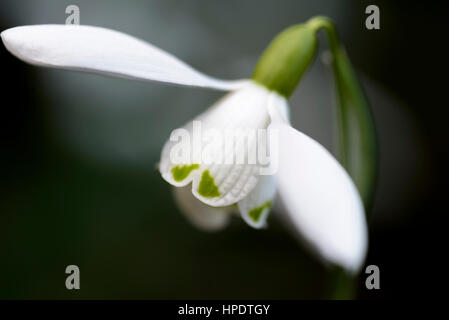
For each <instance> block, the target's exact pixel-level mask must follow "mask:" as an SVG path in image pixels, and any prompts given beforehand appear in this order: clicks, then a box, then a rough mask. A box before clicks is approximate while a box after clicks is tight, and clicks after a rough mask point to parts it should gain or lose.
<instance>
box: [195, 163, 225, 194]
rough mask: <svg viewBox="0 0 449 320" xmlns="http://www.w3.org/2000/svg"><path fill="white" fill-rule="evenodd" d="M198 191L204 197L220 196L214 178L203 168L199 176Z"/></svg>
mask: <svg viewBox="0 0 449 320" xmlns="http://www.w3.org/2000/svg"><path fill="white" fill-rule="evenodd" d="M198 193H199V194H200V195H201V196H203V197H205V198H215V197H218V196H220V192H219V191H218V187H217V185H216V184H215V182H214V178H213V177H212V176H211V175H210V172H209V170H205V171H204V172H203V175H202V176H201V181H200V185H199V187H198Z"/></svg>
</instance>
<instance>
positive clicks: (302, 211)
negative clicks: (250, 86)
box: [273, 123, 367, 272]
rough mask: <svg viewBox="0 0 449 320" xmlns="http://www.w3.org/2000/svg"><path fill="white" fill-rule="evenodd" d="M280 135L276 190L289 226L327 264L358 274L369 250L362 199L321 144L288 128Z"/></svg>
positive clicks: (279, 126)
mask: <svg viewBox="0 0 449 320" xmlns="http://www.w3.org/2000/svg"><path fill="white" fill-rule="evenodd" d="M273 125H274V126H275V127H276V128H277V129H278V130H279V138H280V146H279V147H280V148H279V149H280V150H279V152H280V154H279V159H280V160H279V161H280V163H279V172H278V190H279V195H280V197H281V200H282V203H283V205H284V207H285V209H286V210H287V214H288V216H289V219H290V220H291V223H292V224H293V225H294V227H295V228H296V229H297V230H298V231H299V232H300V234H301V235H302V237H303V238H304V239H305V240H306V241H307V242H308V243H309V244H310V245H311V246H312V247H313V248H314V249H316V250H317V252H318V253H319V255H320V256H321V257H323V258H324V259H325V260H327V261H330V262H332V263H335V264H338V265H341V266H343V267H344V268H346V269H347V270H348V271H351V272H357V271H358V270H359V268H360V267H361V265H362V263H363V261H364V258H365V255H366V250H367V226H366V219H365V213H364V208H363V205H362V201H361V199H360V195H359V193H358V191H357V189H356V187H355V185H354V183H353V182H352V180H351V178H350V177H349V175H348V173H347V172H346V171H345V170H344V169H343V167H342V166H341V165H340V164H339V163H338V161H337V160H336V159H335V158H334V157H333V156H332V155H331V154H330V153H329V152H328V151H327V150H326V149H325V148H324V147H323V146H321V145H320V144H319V143H318V142H316V141H315V140H313V139H311V138H309V137H308V136H306V135H304V134H302V133H301V132H299V131H297V130H295V129H293V128H292V127H290V126H289V125H287V124H283V123H276V124H273Z"/></svg>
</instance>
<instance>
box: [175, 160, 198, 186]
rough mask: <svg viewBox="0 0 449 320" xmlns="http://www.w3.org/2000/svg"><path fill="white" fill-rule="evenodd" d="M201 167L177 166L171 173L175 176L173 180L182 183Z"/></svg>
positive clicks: (191, 165)
mask: <svg viewBox="0 0 449 320" xmlns="http://www.w3.org/2000/svg"><path fill="white" fill-rule="evenodd" d="M199 167H200V165H199V164H196V163H195V164H187V165H183V166H176V167H173V168H172V169H171V173H172V175H173V179H175V181H177V182H180V181H182V180H184V179H185V178H187V177H188V176H189V174H190V172H192V171H193V170H195V169H198V168H199Z"/></svg>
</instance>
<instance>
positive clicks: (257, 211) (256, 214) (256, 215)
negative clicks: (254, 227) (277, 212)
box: [248, 201, 271, 222]
mask: <svg viewBox="0 0 449 320" xmlns="http://www.w3.org/2000/svg"><path fill="white" fill-rule="evenodd" d="M269 207H271V201H267V202H265V203H264V204H263V205H261V206H260V207H257V208H254V209H252V210H251V211H250V212H249V213H248V216H249V217H250V218H251V219H252V220H254V222H257V221H259V219H260V216H261V215H262V212H263V211H264V210H265V209H268V208H269Z"/></svg>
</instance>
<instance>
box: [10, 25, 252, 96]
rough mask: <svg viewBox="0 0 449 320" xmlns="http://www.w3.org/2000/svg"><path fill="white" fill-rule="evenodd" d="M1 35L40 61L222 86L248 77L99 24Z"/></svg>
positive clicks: (237, 83)
mask: <svg viewBox="0 0 449 320" xmlns="http://www.w3.org/2000/svg"><path fill="white" fill-rule="evenodd" d="M1 38H2V40H3V43H4V44H5V46H6V48H7V49H8V50H9V51H10V52H11V53H12V54H14V55H15V56H17V57H18V58H20V59H22V60H24V61H25V62H28V63H31V64H34V65H38V66H45V67H53V68H62V69H71V70H80V71H91V72H97V73H102V74H108V75H113V76H118V77H125V78H131V79H140V80H155V81H162V82H168V83H175V84H180V85H190V86H199V87H210V88H215V89H220V90H234V89H237V88H241V87H242V86H243V85H244V84H245V83H246V82H247V81H246V80H244V81H242V80H241V81H223V80H217V79H214V78H211V77H208V76H206V75H204V74H202V73H200V72H198V71H196V70H194V69H193V68H192V67H190V66H188V65H187V64H185V63H184V62H182V61H180V60H179V59H177V58H176V57H174V56H172V55H171V54H169V53H167V52H165V51H163V50H161V49H159V48H157V47H155V46H153V45H151V44H149V43H147V42H144V41H142V40H139V39H136V38H134V37H132V36H129V35H127V34H124V33H121V32H118V31H114V30H110V29H105V28H100V27H93V26H76V25H35V26H22V27H16V28H11V29H8V30H5V31H3V32H2V33H1Z"/></svg>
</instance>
